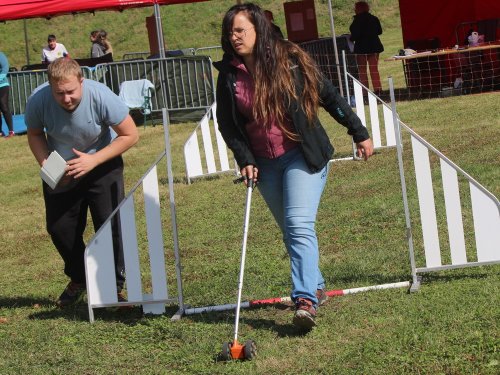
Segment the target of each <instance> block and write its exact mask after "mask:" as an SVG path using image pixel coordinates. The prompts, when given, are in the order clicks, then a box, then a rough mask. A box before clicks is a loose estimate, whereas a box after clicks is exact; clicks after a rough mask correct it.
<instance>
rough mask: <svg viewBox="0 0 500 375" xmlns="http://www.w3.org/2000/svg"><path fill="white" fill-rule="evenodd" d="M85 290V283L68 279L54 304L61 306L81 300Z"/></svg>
mask: <svg viewBox="0 0 500 375" xmlns="http://www.w3.org/2000/svg"><path fill="white" fill-rule="evenodd" d="M85 291H86V288H85V284H83V283H75V282H74V281H70V282H69V283H68V285H67V286H66V288H65V289H64V291H63V292H62V294H61V295H60V296H59V299H58V300H57V301H56V305H57V306H58V307H60V308H63V307H66V306H70V305H73V304H75V303H77V302H80V301H81V300H83V296H84V294H85Z"/></svg>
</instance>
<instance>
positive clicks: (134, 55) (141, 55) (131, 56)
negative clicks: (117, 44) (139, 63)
mask: <svg viewBox="0 0 500 375" xmlns="http://www.w3.org/2000/svg"><path fill="white" fill-rule="evenodd" d="M150 54H151V53H150V52H149V51H146V52H127V53H124V54H123V56H122V60H124V61H126V60H137V59H143V60H144V59H146V58H148V56H149V55H150Z"/></svg>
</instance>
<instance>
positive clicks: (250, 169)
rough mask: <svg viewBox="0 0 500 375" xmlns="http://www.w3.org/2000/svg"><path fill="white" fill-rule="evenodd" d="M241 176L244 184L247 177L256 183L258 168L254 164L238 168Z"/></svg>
mask: <svg viewBox="0 0 500 375" xmlns="http://www.w3.org/2000/svg"><path fill="white" fill-rule="evenodd" d="M240 173H241V176H242V177H243V178H244V182H245V185H246V184H247V179H249V180H253V182H254V184H256V183H257V180H258V175H259V169H258V168H257V167H256V166H255V165H251V164H249V165H247V166H245V167H243V168H241V170H240Z"/></svg>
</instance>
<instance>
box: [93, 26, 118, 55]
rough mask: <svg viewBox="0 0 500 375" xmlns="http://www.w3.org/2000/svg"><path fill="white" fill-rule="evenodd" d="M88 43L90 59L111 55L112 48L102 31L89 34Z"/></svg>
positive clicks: (106, 35)
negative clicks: (89, 42)
mask: <svg viewBox="0 0 500 375" xmlns="http://www.w3.org/2000/svg"><path fill="white" fill-rule="evenodd" d="M90 41H91V42H92V49H91V51H90V57H92V58H96V57H101V56H104V55H106V54H108V53H113V47H112V46H111V43H110V42H109V40H108V33H107V32H106V31H104V30H94V31H92V32H91V33H90Z"/></svg>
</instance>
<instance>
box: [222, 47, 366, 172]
mask: <svg viewBox="0 0 500 375" xmlns="http://www.w3.org/2000/svg"><path fill="white" fill-rule="evenodd" d="M231 59H232V56H230V55H228V54H225V55H224V58H223V60H222V61H218V62H215V63H214V66H215V67H216V68H217V70H218V71H219V78H218V80H217V91H216V100H217V122H218V124H219V130H220V132H221V134H222V137H223V138H224V141H225V142H226V144H227V146H228V147H229V148H230V149H231V151H232V152H233V154H234V157H235V159H236V162H237V163H238V165H239V167H240V168H243V167H245V166H247V165H257V163H256V161H255V157H254V155H253V153H252V150H251V148H250V142H249V140H248V135H247V133H246V130H245V124H246V123H247V122H248V120H247V119H246V118H245V117H244V116H243V115H242V114H241V113H240V112H239V111H238V109H237V107H236V102H235V86H236V69H237V68H236V67H234V66H233V65H231V64H230V61H231ZM291 69H292V72H293V74H294V78H295V88H296V92H297V96H298V97H300V93H302V90H303V78H302V73H301V72H300V69H299V68H298V67H297V66H296V65H295V66H292V67H291ZM320 85H321V88H320V99H321V105H322V106H323V108H325V109H326V110H327V111H328V113H329V114H330V115H331V116H332V117H333V118H335V120H337V121H338V122H339V123H340V124H342V125H343V126H345V127H346V128H347V129H348V131H347V133H348V134H349V135H351V136H352V137H353V139H354V142H356V143H357V142H362V141H364V140H366V139H368V138H369V135H368V131H367V130H366V128H365V127H364V126H363V124H362V123H361V120H360V119H359V117H358V116H356V114H355V113H354V112H353V111H352V109H351V107H350V106H349V105H348V104H347V102H346V101H345V100H344V98H342V96H340V94H339V92H338V90H337V89H336V88H335V87H334V86H333V84H332V83H331V82H330V81H329V80H327V79H326V78H323V79H322V82H321V83H320ZM288 116H289V118H290V119H291V121H292V124H293V128H294V130H295V132H296V133H297V134H298V135H299V136H300V140H301V141H300V144H301V148H302V152H303V154H304V159H305V160H306V162H307V165H308V166H309V169H310V170H311V172H317V171H319V170H321V169H322V168H323V167H324V166H325V165H326V164H327V163H328V161H329V160H330V159H331V158H332V155H333V151H334V150H333V146H332V144H331V143H330V140H329V139H328V136H327V134H326V132H325V129H324V128H323V126H322V125H321V123H320V122H319V119H318V118H316V119H315V120H314V124H313V126H312V127H311V126H309V125H308V123H307V117H306V114H305V112H304V111H303V109H302V107H301V106H300V104H299V103H298V102H297V101H295V100H292V102H291V104H290V106H289V108H288Z"/></svg>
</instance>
